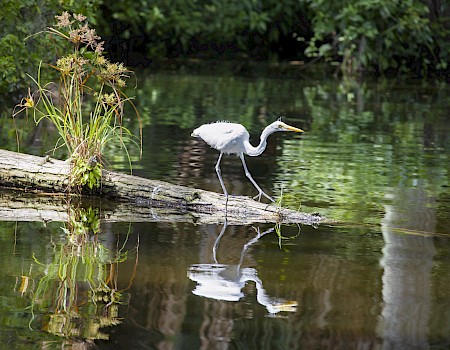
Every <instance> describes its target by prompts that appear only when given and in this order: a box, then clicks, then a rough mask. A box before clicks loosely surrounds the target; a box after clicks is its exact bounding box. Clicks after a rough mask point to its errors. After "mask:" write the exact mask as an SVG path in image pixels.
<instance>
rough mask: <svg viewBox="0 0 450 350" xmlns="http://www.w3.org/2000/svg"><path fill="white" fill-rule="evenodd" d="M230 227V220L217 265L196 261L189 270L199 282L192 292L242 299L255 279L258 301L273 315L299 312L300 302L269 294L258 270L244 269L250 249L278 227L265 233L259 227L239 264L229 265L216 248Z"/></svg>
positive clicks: (214, 253) (201, 294) (222, 297)
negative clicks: (224, 261)
mask: <svg viewBox="0 0 450 350" xmlns="http://www.w3.org/2000/svg"><path fill="white" fill-rule="evenodd" d="M226 228H227V223H226V222H225V224H224V226H223V228H222V231H221V232H220V235H219V236H218V237H217V239H216V242H215V244H214V247H213V256H214V261H215V264H195V265H192V266H191V267H190V269H189V272H188V275H189V278H190V279H191V280H192V281H195V282H197V286H196V288H195V289H194V290H193V291H192V293H194V294H195V295H199V296H203V297H206V298H211V299H216V300H226V301H239V300H240V299H241V298H242V297H243V296H244V293H243V292H242V288H244V287H245V285H246V283H247V282H248V281H253V282H255V285H256V299H257V301H258V303H260V304H261V305H263V306H265V307H266V309H267V311H268V312H269V313H270V314H276V313H278V312H280V311H286V312H295V311H296V310H297V302H296V301H290V300H284V299H281V298H275V297H271V296H269V295H268V294H267V293H266V291H265V289H264V287H263V283H262V281H261V279H260V278H259V277H258V272H257V271H256V269H254V268H250V267H246V268H241V264H242V261H243V259H244V254H245V252H246V251H247V249H248V248H249V247H250V246H251V245H252V244H254V243H256V242H257V241H258V240H259V239H260V238H261V237H263V236H264V235H266V234H268V233H269V232H272V231H273V230H274V228H270V229H268V230H266V231H264V232H263V233H259V230H258V233H257V235H256V236H255V237H254V238H252V239H251V240H250V241H248V242H247V243H246V244H245V245H244V247H243V249H242V252H241V256H240V260H239V264H238V265H225V264H219V263H218V262H217V258H216V250H217V247H218V244H219V241H220V239H221V238H222V236H223V234H224V232H225V229H226Z"/></svg>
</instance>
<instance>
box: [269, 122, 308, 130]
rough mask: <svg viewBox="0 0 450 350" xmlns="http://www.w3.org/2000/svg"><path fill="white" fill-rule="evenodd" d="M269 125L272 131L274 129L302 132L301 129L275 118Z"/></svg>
mask: <svg viewBox="0 0 450 350" xmlns="http://www.w3.org/2000/svg"><path fill="white" fill-rule="evenodd" d="M269 127H270V128H271V129H272V130H273V132H275V131H294V132H303V130H302V129H299V128H296V127H294V126H290V125H287V124H286V123H283V122H282V121H281V120H277V121H276V122H273V123H272V124H270V125H269Z"/></svg>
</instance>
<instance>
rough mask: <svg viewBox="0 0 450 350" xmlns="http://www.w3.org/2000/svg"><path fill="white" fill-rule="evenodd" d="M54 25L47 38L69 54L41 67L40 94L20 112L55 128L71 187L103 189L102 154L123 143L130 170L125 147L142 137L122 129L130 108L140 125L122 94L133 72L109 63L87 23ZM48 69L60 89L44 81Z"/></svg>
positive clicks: (67, 18) (66, 19)
mask: <svg viewBox="0 0 450 350" xmlns="http://www.w3.org/2000/svg"><path fill="white" fill-rule="evenodd" d="M56 19H57V23H56V25H55V26H54V27H49V28H48V29H47V30H46V31H45V32H44V33H45V34H47V35H50V36H51V37H52V38H54V40H60V41H61V40H62V41H63V42H66V43H69V53H68V54H66V55H65V56H62V57H61V58H59V59H58V60H57V61H56V64H46V65H43V64H42V63H41V65H40V66H39V69H38V74H37V78H33V77H31V79H32V80H33V82H34V83H35V85H36V86H37V91H36V92H35V93H33V94H31V96H28V97H27V98H26V100H25V103H21V104H20V105H19V106H18V107H21V108H22V109H23V107H26V108H27V109H30V108H31V109H32V110H33V116H34V120H35V122H36V124H39V123H41V122H43V121H50V122H51V123H52V124H53V125H54V126H55V127H56V129H57V131H58V134H59V139H58V141H57V143H56V145H55V147H54V149H55V150H56V149H58V148H59V147H61V146H65V147H66V148H67V151H68V154H69V160H70V164H71V172H70V186H69V187H70V188H71V189H77V190H82V189H83V188H86V186H87V187H88V188H89V189H91V190H92V189H94V188H98V187H100V182H101V169H102V167H103V164H104V159H103V157H102V151H103V150H104V148H105V146H106V145H107V144H108V143H111V142H119V143H120V145H121V146H122V149H123V150H124V152H125V153H126V155H127V158H128V163H129V166H130V169H131V160H130V155H129V152H128V148H127V142H129V141H132V142H134V143H136V144H139V145H140V143H141V135H139V137H136V136H134V135H133V134H132V133H131V131H130V130H129V129H128V128H126V127H125V126H124V124H123V121H124V107H125V104H129V105H131V107H132V108H133V110H134V114H135V115H136V116H137V118H138V120H139V124H140V116H139V112H138V111H137V109H136V108H135V106H134V104H133V102H132V99H131V98H129V97H128V96H126V94H125V93H124V92H123V88H124V87H125V86H126V79H127V78H129V74H130V71H128V70H127V68H126V67H125V66H124V65H123V64H122V63H112V62H110V61H109V60H108V59H107V58H105V56H104V55H103V50H104V49H103V44H104V42H103V41H101V38H100V36H98V35H97V34H96V32H95V29H92V28H90V27H89V24H88V22H87V21H86V17H85V16H84V15H81V14H73V15H70V14H69V13H68V12H63V13H62V14H61V15H59V16H56ZM39 34H42V33H39ZM44 67H45V68H51V70H52V72H53V73H54V72H55V71H56V74H57V76H59V81H58V82H57V83H55V82H52V81H46V79H45V78H47V76H45V77H44V74H43V73H44V70H43V68H44ZM52 72H48V76H50V75H51V74H52ZM47 80H48V79H47ZM15 115H16V114H14V116H15ZM141 129H142V128H141V126H140V134H141Z"/></svg>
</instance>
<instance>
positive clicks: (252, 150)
mask: <svg viewBox="0 0 450 350" xmlns="http://www.w3.org/2000/svg"><path fill="white" fill-rule="evenodd" d="M272 132H273V131H269V127H266V128H265V129H264V130H263V132H262V133H261V137H260V141H259V145H258V146H256V147H253V146H252V145H251V144H250V142H248V141H245V142H244V148H245V153H246V154H248V155H249V156H252V157H256V156H259V155H260V154H261V153H263V152H264V150H265V149H266V146H267V138H268V137H269V135H270V134H272Z"/></svg>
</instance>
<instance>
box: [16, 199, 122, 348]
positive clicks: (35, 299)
mask: <svg viewBox="0 0 450 350" xmlns="http://www.w3.org/2000/svg"><path fill="white" fill-rule="evenodd" d="M61 229H62V230H63V231H64V233H65V238H66V239H65V240H64V241H62V242H55V243H54V246H53V250H52V252H51V255H50V256H49V257H47V258H46V259H45V260H44V259H42V261H41V260H39V258H38V257H35V258H34V260H35V262H36V263H37V265H38V269H37V270H39V272H38V274H42V276H41V277H38V281H37V282H35V279H36V277H35V276H33V274H34V273H32V268H31V267H30V276H21V282H20V286H18V287H17V288H16V290H17V292H18V293H20V295H21V296H22V297H29V298H30V299H31V320H30V323H29V326H30V328H32V329H42V330H45V331H47V332H49V333H51V334H54V335H57V336H59V337H62V338H65V339H67V340H66V341H65V342H64V344H65V345H69V344H71V345H74V344H77V345H76V346H78V347H80V346H81V347H84V346H87V344H89V342H91V341H92V340H95V339H104V340H106V339H108V335H107V334H105V333H103V332H102V328H105V327H111V326H116V325H118V324H120V323H121V319H120V318H119V305H121V304H127V303H128V301H127V297H126V294H125V293H124V291H121V290H119V288H118V284H117V280H118V265H119V264H120V263H122V262H124V261H125V260H126V258H127V252H126V251H124V250H123V249H122V248H119V247H117V242H115V244H114V242H111V240H108V239H106V240H104V241H100V239H99V233H100V220H99V214H98V210H96V209H93V208H91V207H89V208H87V209H84V208H70V209H69V221H68V222H67V223H65V224H64V227H62V228H61ZM113 240H114V239H113ZM33 265H34V264H33ZM75 339H77V340H75ZM85 341H86V343H84V342H85ZM82 344H84V345H82Z"/></svg>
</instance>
